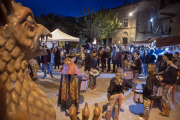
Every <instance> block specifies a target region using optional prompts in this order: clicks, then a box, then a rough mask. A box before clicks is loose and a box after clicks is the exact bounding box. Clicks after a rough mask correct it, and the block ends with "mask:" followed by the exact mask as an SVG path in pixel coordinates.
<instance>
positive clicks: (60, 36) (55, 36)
mask: <svg viewBox="0 0 180 120" xmlns="http://www.w3.org/2000/svg"><path fill="white" fill-rule="evenodd" d="M51 34H52V38H50V37H48V41H53V42H58V41H71V42H79V38H76V37H72V36H70V35H68V34H66V33H64V32H62V31H61V30H59V29H58V28H57V29H56V30H54V31H53V32H51Z"/></svg>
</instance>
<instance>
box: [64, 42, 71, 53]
mask: <svg viewBox="0 0 180 120" xmlns="http://www.w3.org/2000/svg"><path fill="white" fill-rule="evenodd" d="M65 48H66V54H69V50H70V45H69V42H66V44H65Z"/></svg>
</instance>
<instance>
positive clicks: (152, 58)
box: [145, 49, 156, 65]
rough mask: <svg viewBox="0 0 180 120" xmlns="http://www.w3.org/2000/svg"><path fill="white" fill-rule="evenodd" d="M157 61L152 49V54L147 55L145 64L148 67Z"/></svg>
mask: <svg viewBox="0 0 180 120" xmlns="http://www.w3.org/2000/svg"><path fill="white" fill-rule="evenodd" d="M155 60H156V55H155V54H154V50H153V49H151V50H150V53H149V54H147V55H146V58H145V63H146V64H147V65H148V64H150V63H153V64H154V63H155Z"/></svg>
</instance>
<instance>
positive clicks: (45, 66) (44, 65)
mask: <svg viewBox="0 0 180 120" xmlns="http://www.w3.org/2000/svg"><path fill="white" fill-rule="evenodd" d="M43 67H44V77H46V68H47V67H48V64H43Z"/></svg>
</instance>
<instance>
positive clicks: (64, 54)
mask: <svg viewBox="0 0 180 120" xmlns="http://www.w3.org/2000/svg"><path fill="white" fill-rule="evenodd" d="M65 58H66V50H65V47H64V46H63V48H62V50H61V65H63V64H64V62H62V61H64V60H65Z"/></svg>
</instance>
